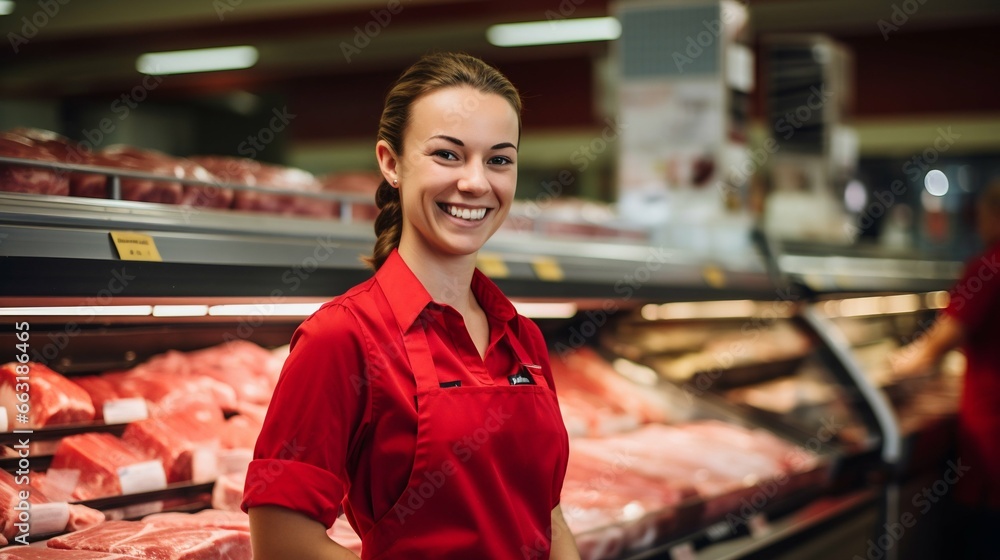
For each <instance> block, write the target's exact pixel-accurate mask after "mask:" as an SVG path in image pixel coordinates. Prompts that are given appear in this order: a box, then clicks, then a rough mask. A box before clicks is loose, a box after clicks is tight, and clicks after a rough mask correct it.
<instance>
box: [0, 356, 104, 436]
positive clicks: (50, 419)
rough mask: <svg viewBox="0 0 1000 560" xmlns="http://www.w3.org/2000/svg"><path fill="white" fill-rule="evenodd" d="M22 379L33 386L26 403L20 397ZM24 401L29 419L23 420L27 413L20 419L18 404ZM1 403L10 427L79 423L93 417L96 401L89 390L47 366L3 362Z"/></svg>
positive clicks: (28, 385) (1, 367) (0, 388)
mask: <svg viewBox="0 0 1000 560" xmlns="http://www.w3.org/2000/svg"><path fill="white" fill-rule="evenodd" d="M24 368H27V373H25V372H24ZM19 371H20V373H19ZM25 378H27V379H25ZM19 383H21V384H24V383H26V384H27V387H29V388H30V389H29V391H30V393H28V394H30V399H29V400H28V402H27V403H24V402H22V401H19V400H18V394H19V393H21V394H23V393H25V391H19V390H17V389H19V388H20V387H18V384H19ZM23 404H27V405H28V412H27V422H22V421H21V420H24V417H21V418H20V420H19V419H18V415H19V410H18V408H17V406H18V405H23ZM0 407H2V408H3V409H5V410H4V413H5V414H6V416H7V426H8V428H9V429H15V428H17V429H21V428H41V427H43V426H54V425H59V424H77V423H82V422H90V421H92V420H93V419H94V403H93V402H91V400H90V395H88V394H87V392H86V391H84V390H83V389H82V388H81V387H80V386H79V385H77V384H75V383H73V382H72V381H70V380H69V379H66V378H65V377H63V376H62V375H59V374H58V373H56V372H54V371H52V370H51V369H49V368H48V367H46V366H44V365H42V364H37V363H33V362H28V363H26V364H20V363H16V362H11V363H8V364H4V365H3V366H0Z"/></svg>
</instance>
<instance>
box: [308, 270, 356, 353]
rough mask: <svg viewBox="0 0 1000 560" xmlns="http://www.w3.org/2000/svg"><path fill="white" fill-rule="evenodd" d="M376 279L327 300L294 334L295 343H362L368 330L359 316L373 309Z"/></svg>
mask: <svg viewBox="0 0 1000 560" xmlns="http://www.w3.org/2000/svg"><path fill="white" fill-rule="evenodd" d="M372 283H373V281H372V280H368V281H365V282H363V283H361V284H358V285H357V286H354V287H353V288H351V289H350V290H348V291H347V292H345V293H343V294H341V295H339V296H337V297H335V298H333V299H332V300H330V301H328V302H326V303H324V304H323V305H322V306H321V307H320V308H319V309H317V310H316V311H315V312H314V313H313V314H312V315H310V316H309V317H307V318H306V320H305V321H303V322H302V323H301V324H300V325H299V327H298V329H296V331H295V334H294V335H293V337H292V345H293V346H294V345H295V344H296V342H299V340H300V339H309V340H318V341H322V342H324V343H327V344H329V343H338V344H343V343H345V342H347V341H349V340H350V341H354V342H357V343H362V342H363V341H364V338H365V332H364V329H363V328H362V322H361V321H360V320H359V317H362V316H364V315H365V314H366V313H369V312H370V309H371V299H372V295H371V287H372Z"/></svg>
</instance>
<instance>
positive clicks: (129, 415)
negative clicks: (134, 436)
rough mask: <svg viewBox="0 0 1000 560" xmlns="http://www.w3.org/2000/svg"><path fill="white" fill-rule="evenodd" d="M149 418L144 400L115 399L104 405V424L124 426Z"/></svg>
mask: <svg viewBox="0 0 1000 560" xmlns="http://www.w3.org/2000/svg"><path fill="white" fill-rule="evenodd" d="M146 418H149V407H148V406H146V399H142V398H133V399H115V400H112V401H108V402H106V403H104V423H105V424H126V423H128V422H137V421H139V420H145V419H146Z"/></svg>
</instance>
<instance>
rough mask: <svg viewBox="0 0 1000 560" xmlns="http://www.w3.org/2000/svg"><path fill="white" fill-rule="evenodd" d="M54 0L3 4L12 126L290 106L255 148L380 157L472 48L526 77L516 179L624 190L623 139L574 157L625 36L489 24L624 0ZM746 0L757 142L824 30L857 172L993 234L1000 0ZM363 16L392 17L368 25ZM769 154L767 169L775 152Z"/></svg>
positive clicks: (151, 121)
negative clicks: (398, 105) (149, 55)
mask: <svg viewBox="0 0 1000 560" xmlns="http://www.w3.org/2000/svg"><path fill="white" fill-rule="evenodd" d="M51 4H52V5H53V6H54V5H56V4H58V13H56V14H55V15H52V16H51V17H45V18H42V19H43V20H44V21H45V24H44V25H43V26H38V28H37V31H36V32H35V33H31V31H32V29H30V28H29V29H25V20H24V19H22V18H28V19H30V18H32V17H33V16H34V14H36V13H38V12H39V10H40V8H39V4H38V3H37V2H29V1H22V0H18V1H17V2H15V3H14V6H15V7H14V11H13V13H11V14H9V15H6V16H2V17H0V28H2V30H3V31H4V36H5V37H6V38H7V41H8V42H11V41H14V39H12V38H11V37H12V36H11V35H10V34H11V33H16V34H20V35H21V37H22V38H23V39H25V41H23V42H21V41H15V42H11V44H10V45H5V48H3V49H0V68H2V72H0V129H6V128H10V127H14V126H30V127H38V128H44V129H49V130H54V131H57V132H60V133H62V134H64V135H66V136H68V137H70V138H72V139H74V140H80V141H84V140H87V141H90V142H91V143H92V144H95V145H97V146H107V145H110V144H115V143H126V144H131V145H135V146H139V147H144V148H152V149H158V150H162V151H165V152H168V153H171V154H175V155H181V156H186V155H192V154H209V153H210V154H222V155H242V156H246V155H248V147H247V144H246V140H247V138H248V136H251V135H256V134H257V133H258V132H259V131H260V130H261V129H262V128H264V127H267V126H268V123H269V122H270V121H271V120H272V117H273V116H274V114H275V111H277V112H287V114H288V115H290V116H292V117H291V118H290V122H289V124H288V126H287V127H284V128H283V129H282V130H281V131H278V132H277V134H276V135H275V139H274V141H272V142H270V143H267V145H266V146H265V147H264V148H263V149H262V150H256V149H254V150H252V151H253V155H254V156H255V157H256V158H258V159H260V160H262V161H269V162H275V163H283V164H287V165H292V166H298V167H302V168H304V169H307V170H309V171H312V172H314V173H325V172H330V171H339V170H359V169H374V168H375V161H374V157H373V144H374V137H375V131H376V128H377V122H378V118H379V114H380V111H381V105H382V101H383V99H384V95H385V92H386V90H387V88H388V87H389V85H390V84H391V82H392V81H393V80H394V79H395V77H396V76H398V74H399V73H400V71H401V70H402V69H403V68H405V67H406V66H407V65H408V64H409V63H411V62H412V61H413V60H414V59H416V58H417V57H418V56H419V55H421V54H422V53H424V52H427V51H429V50H432V49H445V50H461V51H466V52H469V53H472V54H475V55H478V56H481V57H483V58H485V59H487V60H489V61H490V62H492V63H494V64H495V65H497V66H499V67H500V68H501V70H502V71H504V72H505V73H506V74H507V75H508V76H509V77H510V78H511V79H512V81H513V82H514V83H515V84H516V85H517V86H518V87H519V88H520V90H521V91H522V93H523V95H524V98H525V107H526V108H525V112H524V116H523V119H524V132H523V137H522V145H521V149H520V161H519V171H520V178H519V186H518V189H519V192H518V196H519V197H521V198H525V199H527V198H530V197H533V196H536V195H538V193H539V192H541V184H542V182H543V181H546V180H550V179H552V178H553V177H556V176H557V175H558V174H559V172H560V171H564V170H569V171H570V172H572V173H573V174H574V181H573V184H572V185H570V186H569V187H568V188H567V189H566V191H565V193H566V194H567V195H573V196H579V197H582V198H585V199H590V200H596V201H603V202H607V203H614V202H615V200H616V194H617V191H616V189H617V185H616V177H617V175H616V173H617V171H616V166H617V164H618V151H617V149H615V148H613V147H609V148H608V149H606V150H603V151H599V152H597V153H593V152H591V153H593V159H592V160H590V159H588V165H587V166H586V169H584V170H581V167H582V166H581V165H579V160H578V159H577V160H574V159H573V158H574V154H577V156H578V155H579V154H580V151H581V149H584V148H585V147H587V146H588V145H590V144H591V142H592V140H593V139H594V138H596V137H599V136H600V135H601V133H602V131H603V130H604V129H605V127H607V126H609V125H608V123H609V122H613V120H614V118H615V116H616V105H615V104H616V99H615V82H614V80H615V73H616V69H615V67H614V56H613V48H614V46H613V44H612V43H609V42H589V43H576V44H563V45H550V46H530V47H515V48H501V47H495V46H492V45H490V44H489V42H488V41H487V39H486V30H487V28H488V27H489V26H490V25H493V24H497V23H505V22H519V21H535V20H545V19H546V18H547V17H552V15H553V14H559V15H560V17H561V16H565V17H568V18H577V17H591V16H605V15H609V14H610V13H612V11H613V9H614V6H613V3H611V2H608V1H607V0H561V1H556V0H547V1H538V0H508V1H506V2H502V3H501V2H486V1H467V0H457V1H437V0H432V1H421V0H405V1H403V2H402V3H399V4H398V6H399V7H398V8H395V11H396V12H397V13H395V14H390V15H391V19H389V20H387V21H385V23H384V24H382V23H380V24H379V25H377V26H374V27H373V26H372V22H373V21H374V20H375V16H374V15H373V11H376V12H378V11H381V12H382V13H383V14H387V13H388V12H386V11H385V10H386V9H387V7H388V6H389V4H387V3H386V2H384V1H377V2H369V1H351V0H341V1H322V0H286V1H278V0H213V1H209V0H172V1H171V2H156V3H148V2H125V1H121V0H87V1H82V0H75V1H69V2H55V1H53V2H51ZM390 4H393V5H394V6H395V4H394V3H390ZM748 7H749V12H750V18H751V24H750V25H751V30H752V38H751V41H750V44H751V46H752V47H753V49H754V51H755V54H756V60H757V61H758V64H757V65H756V79H755V82H756V84H757V87H755V89H754V92H753V93H752V94H751V96H750V105H749V116H750V119H749V131H750V134H749V139H750V140H749V147H750V148H753V147H755V146H760V145H761V144H762V142H764V140H765V139H766V138H767V137H768V135H769V133H770V131H769V130H768V128H769V126H770V125H769V124H768V122H766V119H765V116H764V115H765V112H766V109H765V104H766V99H765V96H764V95H763V93H762V90H763V88H762V87H761V85H762V84H764V83H766V80H767V76H766V75H764V74H763V73H764V72H765V70H764V69H763V65H762V64H759V62H760V61H761V60H763V58H764V56H763V54H762V52H761V49H762V48H763V47H762V44H763V41H764V40H766V39H765V38H766V37H767V36H769V35H772V34H779V33H790V32H794V33H821V34H824V35H826V36H828V37H830V38H831V39H833V40H835V41H837V42H839V43H840V44H842V45H844V46H845V47H846V49H847V50H848V51H849V52H850V54H851V56H852V58H853V70H852V76H851V86H852V88H853V91H852V92H851V95H850V98H851V99H852V103H851V107H850V112H849V114H848V115H847V120H846V123H847V124H849V125H850V126H851V127H852V128H853V129H854V130H855V131H856V133H857V139H858V154H859V160H858V161H859V163H858V167H857V170H856V173H855V177H854V179H856V180H857V181H859V182H860V184H862V185H863V186H864V187H865V190H866V194H867V197H866V200H868V201H873V200H878V198H877V197H878V196H879V195H880V194H881V195H882V196H886V195H887V193H891V191H890V185H891V184H892V183H893V181H895V180H902V181H905V182H906V185H907V189H906V192H905V193H904V194H903V195H902V198H903V199H905V200H903V201H902V202H901V203H902V204H906V205H909V206H910V207H911V208H912V209H913V216H912V219H911V220H910V239H909V244H910V246H911V247H912V248H914V249H919V250H920V251H922V252H924V253H926V254H931V255H942V256H947V257H948V258H950V259H961V258H965V257H967V256H970V255H971V254H973V253H974V252H975V251H977V250H978V249H979V245H978V241H977V239H976V238H975V235H974V229H973V227H972V222H973V219H972V218H973V213H972V210H971V208H972V203H973V200H974V198H975V195H976V193H977V192H978V191H979V190H981V189H982V188H983V187H984V186H986V185H987V184H988V183H989V182H990V181H991V180H995V179H996V178H1000V76H998V74H997V72H995V68H996V56H997V53H1000V33H998V32H997V31H998V30H1000V3H997V2H995V1H991V0H955V1H948V2H944V1H941V0H905V1H895V2H892V1H880V2H870V1H866V0H850V1H845V0H800V1H790V0H753V1H752V2H750V3H749V6H748ZM904 8H905V11H906V12H912V13H909V14H907V15H906V18H905V22H903V23H902V24H901V25H899V26H898V29H891V28H887V27H885V25H884V23H883V25H882V27H881V28H880V23H879V22H880V21H881V22H889V23H892V22H893V19H892V18H893V13H894V9H900V10H902V9H904ZM900 13H901V14H902V13H903V12H902V11H900ZM896 17H897V18H898V16H896ZM896 22H897V23H898V22H899V20H898V19H897V20H896ZM366 26H368V29H375V30H376V31H377V33H375V34H371V33H370V32H365V33H364V34H360V32H359V30H364V29H366ZM887 29H888V31H887V32H886V30H887ZM29 35H31V36H30V37H29ZM229 45H253V46H255V47H256V48H257V49H258V50H259V53H260V59H259V62H258V63H257V64H256V65H255V66H253V67H252V68H249V69H246V70H238V71H227V72H211V73H200V74H184V75H171V76H164V77H163V78H162V81H157V82H152V83H154V84H155V85H154V87H147V86H148V85H149V84H150V83H151V82H145V84H146V85H144V77H143V75H141V74H139V73H138V72H137V70H136V67H135V61H136V58H137V57H138V56H139V55H141V54H143V53H146V52H157V51H171V50H183V49H192V48H203V47H215V46H229ZM15 50H16V52H14V51H15ZM130 94H135V95H136V100H135V101H138V98H139V97H141V98H142V100H141V102H136V103H134V107H130V108H128V109H127V110H126V109H125V108H124V107H123V105H122V104H121V103H118V104H116V103H115V102H116V100H119V99H120V98H121V97H122V96H123V95H130ZM102 119H111V122H112V124H113V126H112V127H111V128H112V129H111V130H110V131H102V130H100V129H99V123H100V122H101V121H102ZM608 119H611V121H609V120H608ZM942 130H944V131H952V132H953V136H954V138H955V141H954V142H952V143H949V144H948V146H947V149H946V150H944V151H939V152H938V153H937V154H935V159H936V161H934V162H933V168H936V169H940V170H941V171H943V172H944V173H945V175H946V176H947V177H948V179H949V182H950V184H951V185H952V188H951V189H950V190H949V191H948V192H947V193H946V194H945V195H944V196H942V197H939V199H938V200H933V199H932V200H931V202H932V203H933V204H935V205H937V207H938V208H939V209H940V210H941V212H939V213H938V215H937V216H935V219H933V220H931V219H929V217H928V211H927V210H928V209H927V208H926V207H925V206H926V204H927V203H926V199H927V198H928V197H927V196H926V195H924V196H921V194H922V193H923V185H922V182H923V176H924V172H921V173H919V174H917V173H914V172H911V170H912V161H913V158H915V157H918V158H919V157H921V155H922V154H924V153H925V150H927V149H928V148H930V147H932V146H934V142H935V139H936V138H938V137H939V136H940V134H941V131H942ZM589 157H590V156H588V158H589ZM908 164H910V165H911V167H908ZM760 171H761V172H762V173H764V174H765V175H766V172H767V169H766V166H765V167H764V168H763V169H761V170H760ZM834 188H842V186H841V187H836V186H835V187H834ZM871 217H872V218H875V219H872V220H867V221H866V223H865V224H863V226H864V227H861V228H860V232H859V233H860V235H859V242H860V243H868V244H873V245H874V244H878V242H879V239H880V234H881V232H880V229H881V225H882V220H881V219H880V218H881V216H874V215H873V216H871Z"/></svg>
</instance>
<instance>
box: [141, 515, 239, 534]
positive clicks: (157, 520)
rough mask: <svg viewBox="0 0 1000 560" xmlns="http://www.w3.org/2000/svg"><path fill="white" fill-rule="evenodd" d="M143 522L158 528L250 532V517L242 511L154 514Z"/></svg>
mask: <svg viewBox="0 0 1000 560" xmlns="http://www.w3.org/2000/svg"><path fill="white" fill-rule="evenodd" d="M142 522H143V523H152V524H154V525H156V526H157V527H212V528H215V529H232V530H233V531H247V532H249V531H250V516H249V515H247V514H245V513H243V512H242V511H222V510H218V509H206V510H202V511H199V512H198V513H179V512H169V513H154V514H152V515H147V516H146V517H144V518H142Z"/></svg>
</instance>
